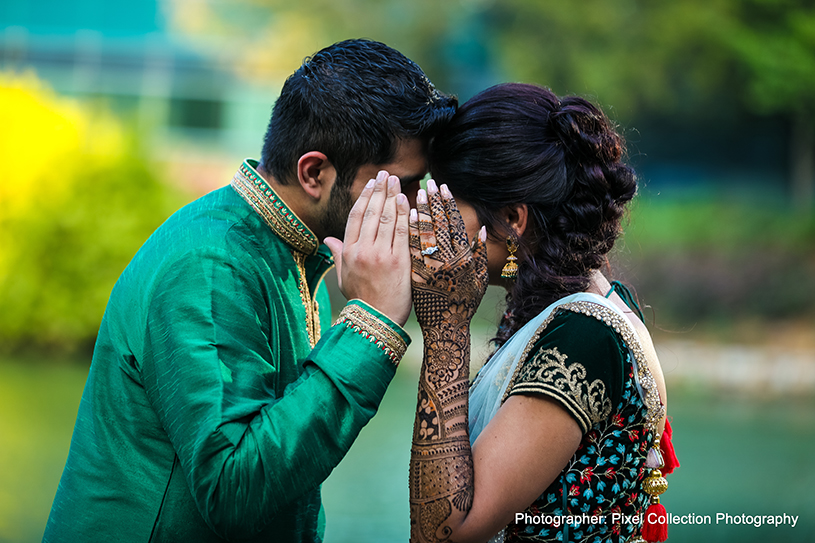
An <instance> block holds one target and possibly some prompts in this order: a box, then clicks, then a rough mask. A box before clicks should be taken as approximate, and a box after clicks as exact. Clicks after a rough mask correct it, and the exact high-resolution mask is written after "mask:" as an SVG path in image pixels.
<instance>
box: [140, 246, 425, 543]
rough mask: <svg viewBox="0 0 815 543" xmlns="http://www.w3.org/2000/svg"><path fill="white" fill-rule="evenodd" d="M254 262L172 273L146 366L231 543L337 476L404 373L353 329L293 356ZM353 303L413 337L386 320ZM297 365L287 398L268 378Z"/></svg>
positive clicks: (196, 258)
mask: <svg viewBox="0 0 815 543" xmlns="http://www.w3.org/2000/svg"><path fill="white" fill-rule="evenodd" d="M246 266H247V265H246V264H245V263H243V262H240V261H238V260H236V259H235V258H233V256H232V255H230V254H227V253H225V252H223V251H216V250H211V249H206V250H201V251H200V252H199V253H198V254H195V255H189V257H187V258H184V259H183V260H181V261H179V262H177V263H176V264H174V265H173V266H172V267H171V268H170V269H169V270H168V271H166V272H165V273H164V275H163V277H162V278H161V279H160V280H159V281H158V282H157V283H156V285H157V286H156V289H155V294H154V295H153V296H152V298H151V299H152V302H151V306H150V308H149V317H148V323H147V327H148V329H147V332H146V346H145V356H144V361H143V363H142V369H141V375H142V380H143V385H144V387H145V390H146V391H147V395H148V398H149V400H150V402H151V404H152V406H153V408H154V409H155V411H156V413H157V414H158V417H159V419H160V421H161V423H162V425H163V427H164V429H165V430H166V432H167V434H168V436H169V439H170V441H171V442H172V444H173V446H174V448H175V450H176V453H177V455H178V458H179V461H180V465H181V467H182V469H183V471H184V474H185V477H186V479H187V482H188V484H189V488H190V490H191V492H192V495H193V498H194V500H195V503H196V505H197V508H198V510H199V511H200V513H201V515H202V517H203V518H204V520H205V522H206V523H207V524H208V525H209V526H210V528H211V529H212V530H214V531H215V532H216V533H218V534H219V535H220V536H221V537H223V538H225V539H229V540H232V539H241V538H245V537H251V536H252V535H253V534H256V533H258V532H260V531H261V530H262V529H263V527H264V525H265V524H266V523H267V522H268V520H269V519H270V518H271V517H273V516H274V515H275V514H276V513H277V512H278V511H280V510H281V509H282V508H283V507H285V506H286V505H287V504H289V503H291V502H292V501H293V500H295V499H297V498H298V497H300V496H301V495H303V494H304V493H305V492H307V491H310V490H312V489H314V488H316V487H317V486H318V485H319V484H320V483H321V482H322V481H323V480H324V479H325V478H326V477H327V476H328V475H329V473H330V472H331V470H332V469H333V468H334V467H335V466H336V465H337V464H338V463H339V461H340V460H341V459H342V457H343V456H344V455H345V453H346V452H347V451H348V449H349V448H350V446H351V444H352V442H353V441H354V439H355V438H356V437H357V435H358V433H359V431H360V430H361V429H362V427H363V426H364V425H365V424H366V423H367V422H368V421H369V420H370V418H371V417H372V416H373V415H374V413H375V412H376V410H377V408H378V406H379V403H380V401H381V399H382V396H383V395H384V393H385V390H386V388H387V386H388V384H389V382H390V381H391V379H392V378H393V376H394V374H395V369H396V364H395V363H394V356H393V353H389V352H387V350H386V349H383V348H382V345H381V344H377V342H376V341H372V340H371V339H370V338H368V337H365V335H364V334H362V333H360V330H358V329H355V328H354V326H351V325H349V324H348V323H347V322H342V323H339V324H337V325H335V326H333V327H331V328H330V329H328V330H325V331H324V333H323V335H322V338H321V339H320V341H319V343H318V344H317V345H316V346H315V348H314V349H313V350H312V351H311V353H310V355H309V356H308V357H307V358H306V359H305V360H304V361H296V360H292V359H291V358H292V357H293V356H294V355H293V353H291V352H281V351H280V348H279V342H278V341H277V340H276V337H275V334H277V333H283V332H284V331H281V330H276V328H277V327H278V321H277V316H276V315H275V314H274V310H273V307H271V308H270V306H269V304H267V303H266V301H265V298H264V292H263V291H264V289H265V290H267V291H268V289H269V288H270V284H263V283H261V282H259V279H258V278H257V277H258V276H257V274H258V273H259V271H258V270H252V269H251V268H247V267H246ZM354 305H355V307H358V308H359V309H358V311H359V312H360V313H364V314H365V315H366V316H367V317H369V319H370V321H371V322H377V323H380V324H381V326H383V327H385V328H387V329H388V330H389V332H390V333H391V337H394V336H395V337H398V338H400V339H401V340H402V342H403V343H404V344H405V345H406V343H407V342H408V341H409V338H408V337H407V335H406V334H405V333H404V331H403V330H402V329H401V328H400V327H399V326H398V325H396V324H394V323H392V322H391V321H389V320H388V319H387V317H385V316H384V315H380V314H378V313H377V312H376V310H374V309H373V308H370V307H366V306H364V304H359V303H356V304H354ZM380 343H382V342H380ZM397 343H398V342H397ZM402 352H404V350H402ZM398 356H401V354H398ZM397 358H398V357H397ZM298 363H304V364H305V367H304V368H303V373H302V375H300V377H299V379H297V380H296V381H294V382H293V383H291V384H290V385H289V386H288V387H287V388H286V389H285V391H284V393H282V394H280V395H279V396H278V397H276V395H275V393H274V389H273V387H272V386H271V385H270V384H269V383H271V382H272V381H273V379H274V375H275V373H276V372H278V371H279V369H280V365H281V364H298Z"/></svg>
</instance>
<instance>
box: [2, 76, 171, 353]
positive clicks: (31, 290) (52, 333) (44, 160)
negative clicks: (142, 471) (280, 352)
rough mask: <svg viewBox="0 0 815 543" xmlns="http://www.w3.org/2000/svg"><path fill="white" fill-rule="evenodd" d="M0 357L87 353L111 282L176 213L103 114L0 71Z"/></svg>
mask: <svg viewBox="0 0 815 543" xmlns="http://www.w3.org/2000/svg"><path fill="white" fill-rule="evenodd" d="M0 126H2V127H3V130H2V131H0V307H2V308H3V311H2V312H0V351H5V352H8V351H14V350H21V349H58V350H62V351H64V350H72V349H77V348H79V347H88V346H89V344H90V343H91V342H92V341H93V339H94V336H95V334H96V331H97V329H98V326H99V321H100V319H101V316H102V313H103V311H104V307H105V304H106V303H107V297H108V295H109V293H110V290H111V288H112V287H113V284H114V282H115V281H116V278H117V277H118V275H119V274H120V273H121V271H122V269H124V267H125V266H126V265H127V263H128V261H129V260H130V258H132V256H133V254H134V253H135V252H136V250H137V249H138V247H139V246H140V245H141V244H142V243H143V242H144V240H145V239H147V237H148V236H149V235H150V234H151V233H152V231H153V230H154V229H155V228H156V227H157V226H158V225H159V224H160V223H161V221H162V220H163V219H164V218H166V217H167V216H168V215H169V214H170V213H171V212H172V210H174V209H175V208H176V207H178V204H179V203H180V197H179V195H177V194H176V193H175V192H174V191H173V190H171V189H169V188H168V187H166V186H165V185H163V184H162V183H161V182H159V180H158V178H157V177H156V175H155V174H154V173H153V172H152V171H151V169H150V168H149V166H148V164H147V163H146V162H145V161H144V160H143V159H142V158H141V157H140V156H139V151H138V144H137V139H136V138H135V137H134V136H132V135H129V134H128V133H127V132H126V130H125V129H124V127H123V126H122V125H121V124H120V123H119V122H117V121H116V120H115V119H114V118H113V117H111V116H110V115H109V114H105V113H104V112H94V111H92V110H91V109H90V108H89V107H87V106H83V105H81V104H80V103H78V102H75V101H72V100H68V99H65V98H61V97H59V96H57V95H55V94H54V93H53V92H52V91H51V90H49V89H48V88H46V87H45V86H44V85H43V84H42V83H41V82H39V81H38V80H37V79H36V77H35V76H33V75H15V74H10V73H0Z"/></svg>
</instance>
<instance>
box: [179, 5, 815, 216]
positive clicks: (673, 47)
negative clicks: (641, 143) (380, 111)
mask: <svg viewBox="0 0 815 543" xmlns="http://www.w3.org/2000/svg"><path fill="white" fill-rule="evenodd" d="M163 1H164V4H163V6H164V8H165V12H166V13H167V15H168V20H169V21H170V23H171V25H172V26H174V27H175V28H177V29H179V30H180V31H181V32H182V34H184V35H186V36H187V37H188V38H189V39H190V40H191V41H192V42H193V43H195V44H197V45H198V47H199V48H201V49H204V50H206V51H207V52H208V54H210V55H212V56H214V57H215V58H218V57H220V58H221V60H222V63H223V64H224V65H225V66H229V67H231V68H233V69H235V70H237V72H238V73H240V74H242V75H243V76H244V77H246V78H247V79H249V80H254V81H258V80H266V81H273V82H274V83H275V84H276V85H279V83H280V82H281V81H282V80H283V79H284V78H285V77H286V76H288V74H290V73H291V72H292V71H293V70H295V69H296V68H297V67H298V66H299V64H300V62H301V60H302V59H303V58H304V57H306V56H308V55H309V54H311V53H313V52H314V51H317V50H318V49H320V48H322V47H324V46H326V45H327V44H329V43H332V42H334V41H337V40H340V39H345V38H348V37H369V38H373V39H377V40H380V41H383V42H385V43H388V44H389V45H391V46H393V47H396V48H397V49H399V50H400V51H402V52H404V53H405V54H406V55H408V56H409V57H410V58H413V59H414V60H416V61H417V62H418V63H419V64H420V65H421V66H422V67H423V68H424V69H425V71H426V72H427V73H428V75H429V76H430V78H431V79H432V80H433V81H434V83H436V85H437V86H438V87H439V88H440V89H442V90H444V91H447V92H453V93H457V94H459V95H461V96H462V97H463V98H465V99H466V97H468V96H471V95H472V94H474V93H475V92H477V91H479V90H481V89H482V88H483V87H485V86H487V85H489V84H494V83H496V82H498V81H501V80H516V81H526V82H531V83H538V84H541V85H545V86H548V87H550V88H552V89H553V90H554V91H555V92H557V93H559V94H580V95H583V96H587V97H589V98H591V99H593V100H594V101H596V102H598V103H599V104H601V105H602V106H603V107H604V108H606V109H607V110H608V111H609V112H610V114H611V117H612V118H614V119H616V120H619V121H620V122H622V123H624V124H628V123H631V122H632V121H636V120H641V119H643V118H644V117H647V116H651V117H655V116H656V117H661V118H666V117H671V116H673V117H674V118H677V117H682V118H692V119H694V120H695V121H696V122H699V123H700V124H701V125H703V126H711V125H716V124H728V123H732V122H733V121H734V119H737V118H740V117H744V116H745V115H747V114H753V115H761V116H780V117H782V118H784V119H785V122H786V123H787V124H788V125H789V127H790V133H791V136H790V141H789V144H788V145H789V153H788V154H789V156H790V159H789V160H790V163H789V168H788V169H789V174H788V175H789V185H790V189H791V195H792V201H793V203H794V204H795V205H796V206H797V207H800V208H803V209H809V210H811V209H812V208H813V206H815V92H813V89H815V4H813V3H812V2H811V1H810V0H683V1H682V2H656V1H654V0H618V1H614V2H608V1H606V0H584V1H582V2H565V1H559V2H558V1H555V2H541V1H539V0H457V1H449V2H437V1H432V0H414V1H412V2H403V1H402V0H343V1H336V0H301V1H300V2H297V3H293V2H286V1H284V0H235V1H233V2H228V3H227V2H223V1H221V0H197V1H190V0H163Z"/></svg>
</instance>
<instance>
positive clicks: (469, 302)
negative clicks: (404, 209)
mask: <svg viewBox="0 0 815 543" xmlns="http://www.w3.org/2000/svg"><path fill="white" fill-rule="evenodd" d="M427 187H428V190H427V192H425V191H424V190H419V194H418V195H417V198H416V207H417V208H418V210H416V209H411V210H410V255H411V262H412V272H411V283H412V291H413V307H414V309H415V311H416V318H417V319H418V321H419V324H420V325H421V327H422V328H423V329H424V328H428V327H433V326H437V325H439V324H440V323H442V322H445V321H447V322H465V321H466V322H469V321H470V319H472V317H473V315H474V314H475V310H476V309H477V308H478V304H480V303H481V298H483V296H484V292H485V291H486V290H487V282H488V277H487V248H486V244H485V241H486V238H487V234H486V229H485V228H483V227H482V228H481V230H480V231H479V233H478V239H477V240H476V241H475V243H473V245H472V247H471V246H470V243H469V240H468V239H467V230H466V228H465V225H464V221H463V220H462V218H461V214H460V213H459V211H458V207H457V206H456V202H455V200H454V199H453V196H452V194H450V191H449V190H447V187H446V186H445V185H442V187H441V192H440V191H439V190H437V189H436V184H435V182H433V180H430V181H428V183H427Z"/></svg>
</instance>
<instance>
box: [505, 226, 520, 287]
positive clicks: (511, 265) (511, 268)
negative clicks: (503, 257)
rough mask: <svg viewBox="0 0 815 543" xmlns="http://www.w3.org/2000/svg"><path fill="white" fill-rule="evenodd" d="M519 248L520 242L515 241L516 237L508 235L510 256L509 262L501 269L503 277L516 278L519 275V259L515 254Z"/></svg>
mask: <svg viewBox="0 0 815 543" xmlns="http://www.w3.org/2000/svg"><path fill="white" fill-rule="evenodd" d="M517 250H518V244H517V243H515V239H514V238H512V237H510V236H508V237H507V251H509V256H508V257H507V263H506V264H504V267H503V268H502V269H501V277H503V278H504V279H515V278H516V277H517V276H518V265H517V264H516V263H515V262H516V261H517V260H518V257H517V256H515V251H517Z"/></svg>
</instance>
